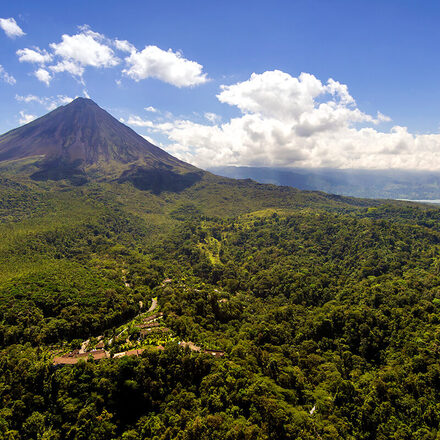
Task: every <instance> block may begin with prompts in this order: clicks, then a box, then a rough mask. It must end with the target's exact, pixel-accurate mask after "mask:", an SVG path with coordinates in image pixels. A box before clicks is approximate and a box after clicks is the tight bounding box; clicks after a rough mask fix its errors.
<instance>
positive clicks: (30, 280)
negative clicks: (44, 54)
mask: <svg viewBox="0 0 440 440" xmlns="http://www.w3.org/2000/svg"><path fill="white" fill-rule="evenodd" d="M8 177H9V178H8ZM0 237H1V238H0V281H1V282H0V298H1V300H0V348H1V351H0V402H1V404H0V438H1V439H11V440H12V439H17V440H18V439H54V440H55V439H60V440H61V439H72V440H73V439H94V440H98V439H103V440H104V439H125V440H128V439H133V440H134V439H157V440H159V439H163V440H165V439H169V440H171V439H188V440H189V439H197V440H201V439H231V440H232V439H243V440H263V439H303V440H306V439H310V440H312V439H313V440H315V439H338V438H340V439H365V440H367V439H368V440H372V439H383V440H384V439H408V440H409V439H436V438H440V426H439V424H440V393H439V388H440V365H439V362H438V359H439V354H440V353H439V350H440V210H438V209H435V208H432V207H427V206H423V205H415V204H405V203H399V202H380V201H371V200H370V201H366V200H356V199H351V198H342V197H337V196H327V195H325V194H323V193H316V192H300V191H297V190H293V189H288V188H279V187H275V186H270V185H267V186H264V185H259V184H256V183H254V182H249V181H238V182H234V181H230V180H227V179H224V180H221V181H220V183H219V181H214V179H213V178H211V177H210V176H209V175H207V177H206V178H204V179H203V180H202V181H201V182H198V183H197V184H195V185H193V186H192V187H190V188H188V189H186V190H184V191H182V192H180V193H175V192H174V193H171V192H166V191H165V192H162V193H160V194H154V193H151V192H149V191H141V190H138V189H136V188H134V187H133V186H132V185H131V184H129V183H124V184H118V183H108V182H107V183H96V182H95V183H93V182H92V183H88V184H86V185H83V186H79V187H73V186H71V185H69V184H68V183H66V182H63V181H60V182H57V183H54V182H30V181H27V180H26V179H22V180H20V179H18V178H17V179H14V178H13V177H11V175H9V176H8V175H7V173H6V177H5V178H4V179H3V180H2V182H1V185H0ZM164 280H167V282H166V283H164ZM155 297H157V299H158V303H159V307H160V310H161V312H162V313H163V322H164V325H166V326H167V327H168V328H169V329H170V331H172V334H173V338H170V341H169V342H168V343H166V344H165V346H164V350H153V349H151V350H145V351H144V352H143V353H142V355H141V356H134V357H123V358H120V359H119V358H110V359H104V360H101V361H92V360H88V361H87V360H82V361H80V362H78V363H77V364H75V365H65V366H57V367H55V366H54V365H53V358H54V356H55V354H56V353H57V352H59V351H60V350H67V349H68V350H70V349H73V348H75V347H77V346H78V345H79V344H80V343H81V341H82V340H84V339H86V338H90V337H93V336H96V335H98V334H103V335H111V334H113V333H114V331H115V329H116V328H117V327H119V326H120V325H121V324H123V323H125V322H127V321H129V320H131V319H133V318H134V317H135V316H136V315H137V313H138V312H139V310H138V308H139V306H138V304H139V302H140V301H141V302H144V303H146V304H149V303H150V301H151V299H152V298H155ZM112 332H113V333H112ZM179 341H192V342H194V343H195V344H197V345H198V346H201V347H206V348H210V349H217V350H222V351H223V352H224V356H222V357H214V356H212V355H210V354H208V353H203V352H197V351H193V350H191V349H190V348H188V347H186V348H184V347H183V346H182V345H179Z"/></svg>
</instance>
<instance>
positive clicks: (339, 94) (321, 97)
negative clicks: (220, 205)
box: [127, 70, 440, 170]
mask: <svg viewBox="0 0 440 440" xmlns="http://www.w3.org/2000/svg"><path fill="white" fill-rule="evenodd" d="M217 98H218V99H219V101H220V102H222V103H225V104H228V105H230V106H233V107H235V108H237V109H239V110H240V112H241V114H240V115H239V116H237V117H233V118H231V119H230V120H228V121H226V122H224V123H221V122H220V121H213V120H212V119H213V118H209V117H208V120H210V122H211V124H201V123H196V122H193V121H190V120H185V119H174V120H172V121H170V122H160V121H150V120H144V119H142V118H140V117H138V116H131V117H130V118H129V119H128V121H127V123H128V124H131V125H134V126H137V127H145V128H147V129H148V131H149V132H150V133H155V132H156V133H160V134H162V135H163V134H165V135H166V136H168V139H169V141H170V144H169V145H168V146H167V150H168V151H169V152H170V153H172V154H175V155H176V156H178V157H179V158H181V159H183V160H186V161H188V162H191V163H194V164H196V165H198V166H201V167H208V166H213V165H219V164H222V165H249V166H278V167H289V166H296V167H334V168H368V169H381V168H382V169H384V168H401V169H431V170H432V169H436V170H440V134H413V133H410V132H409V131H408V129H407V128H406V127H401V126H398V125H395V126H394V127H392V128H391V129H389V130H384V131H380V130H378V128H377V126H378V125H379V124H381V123H383V122H390V118H389V117H387V116H385V115H383V114H382V113H380V112H378V113H377V115H370V114H367V113H365V112H362V111H361V110H360V109H359V108H358V107H357V104H356V101H355V99H354V98H353V97H352V96H351V95H350V93H349V91H348V87H347V86H346V85H344V84H341V83H339V82H337V81H335V80H333V79H329V80H328V81H327V82H325V83H323V82H322V81H320V80H319V79H318V78H316V77H315V76H314V75H311V74H308V73H302V74H301V75H299V76H298V77H294V76H291V75H289V74H288V73H285V72H281V71H277V70H275V71H268V72H264V73H262V74H253V75H252V76H251V77H250V78H249V79H248V80H246V81H243V82H239V83H236V84H232V85H223V86H221V90H220V93H219V94H218V95H217Z"/></svg>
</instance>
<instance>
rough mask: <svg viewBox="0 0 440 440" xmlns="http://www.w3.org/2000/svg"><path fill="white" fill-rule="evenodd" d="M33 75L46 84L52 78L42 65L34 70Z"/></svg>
mask: <svg viewBox="0 0 440 440" xmlns="http://www.w3.org/2000/svg"><path fill="white" fill-rule="evenodd" d="M34 75H35V77H36V78H37V79H38V81H41V82H43V83H44V84H46V86H48V85H49V84H50V81H51V80H52V75H51V74H50V73H49V72H48V71H47V70H46V69H43V68H42V67H41V68H40V69H38V70H36V71H35V72H34Z"/></svg>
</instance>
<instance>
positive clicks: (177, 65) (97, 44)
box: [17, 25, 208, 87]
mask: <svg viewBox="0 0 440 440" xmlns="http://www.w3.org/2000/svg"><path fill="white" fill-rule="evenodd" d="M115 51H119V52H120V53H121V55H120V56H121V57H122V58H121V57H119V56H118V55H117V54H116V53H115ZM17 56H18V59H19V61H20V62H26V63H32V64H37V65H39V68H38V69H37V70H35V71H34V76H35V77H36V78H37V79H38V80H39V81H42V82H43V83H45V84H46V85H49V84H50V82H51V80H52V79H53V77H54V75H56V74H59V73H62V72H66V73H69V74H70V75H72V76H73V77H74V78H76V79H77V80H79V81H80V82H81V83H83V84H84V79H83V75H84V72H85V70H86V69H87V68H98V69H108V68H114V67H116V66H122V69H121V71H120V72H121V74H122V75H123V76H124V77H127V78H130V79H132V80H134V81H136V82H138V81H141V80H145V79H147V78H155V79H158V80H160V81H163V82H166V83H168V84H171V85H173V86H176V87H191V86H196V85H199V84H203V83H205V82H206V81H208V78H207V75H206V73H204V72H203V66H202V65H201V64H199V63H197V62H196V61H191V60H188V59H186V58H184V56H183V55H182V53H181V52H174V51H173V50H172V49H168V50H167V51H165V50H162V49H160V48H159V47H157V46H145V48H144V49H143V50H141V51H138V50H137V49H136V47H135V46H134V45H133V44H131V43H130V42H129V41H126V40H118V39H113V40H112V39H110V38H108V37H106V36H105V35H103V34H100V33H98V32H94V31H93V30H91V29H90V28H89V27H88V26H86V25H84V26H80V27H79V32H78V33H77V34H74V35H68V34H64V35H62V36H61V41H60V42H58V43H50V44H49V47H48V49H43V50H41V49H40V48H38V47H34V48H24V49H20V50H18V51H17ZM118 81H119V82H120V80H118Z"/></svg>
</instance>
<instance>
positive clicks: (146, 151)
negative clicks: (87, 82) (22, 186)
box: [0, 98, 201, 189]
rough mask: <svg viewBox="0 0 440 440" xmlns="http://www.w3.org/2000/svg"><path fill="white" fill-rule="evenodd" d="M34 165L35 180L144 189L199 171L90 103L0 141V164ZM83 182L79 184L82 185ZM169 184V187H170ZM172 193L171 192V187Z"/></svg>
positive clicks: (61, 109)
mask: <svg viewBox="0 0 440 440" xmlns="http://www.w3.org/2000/svg"><path fill="white" fill-rule="evenodd" d="M28 158H30V159H32V158H34V159H35V161H34V162H35V166H36V167H37V169H38V171H36V172H35V173H34V174H33V176H34V177H38V179H43V178H44V179H52V180H60V179H65V178H70V177H71V176H72V175H75V176H78V175H81V176H85V175H94V176H95V175H99V176H101V177H104V178H111V179H113V180H114V179H117V180H119V181H124V182H125V181H127V180H128V181H132V182H135V183H134V184H136V185H138V186H140V187H142V188H143V189H152V188H153V187H154V188H156V187H157V185H159V188H163V187H166V188H169V187H170V182H171V181H172V180H174V183H176V182H180V181H181V180H182V179H181V177H182V176H183V175H185V176H186V177H185V179H183V184H184V185H186V184H187V181H188V182H192V181H193V179H192V178H190V179H189V180H188V179H187V178H188V176H190V175H193V177H194V176H195V179H198V178H199V177H198V176H200V173H201V170H198V169H197V168H195V167H193V166H192V165H189V164H187V163H185V162H182V161H180V160H179V159H176V158H175V157H173V156H171V155H170V154H168V153H167V152H165V151H164V150H162V149H160V148H158V147H156V146H155V145H153V144H151V143H150V142H148V141H147V140H146V139H144V138H143V137H142V136H140V135H138V134H137V133H136V132H135V131H133V130H132V129H131V128H129V127H127V126H126V125H124V124H122V123H121V122H119V121H118V120H117V119H115V118H114V117H113V116H111V115H110V114H109V113H108V112H106V111H105V110H103V109H102V108H101V107H99V105H98V104H96V103H95V102H94V101H92V100H91V99H89V98H76V99H74V100H73V101H72V102H70V103H69V104H67V105H64V106H61V107H58V108H57V109H55V110H53V111H52V112H50V113H48V114H47V115H45V116H42V117H41V118H38V119H36V120H34V121H32V122H30V123H29V124H26V125H24V126H22V127H19V128H16V129H15V130H12V131H9V132H8V133H5V134H4V135H2V136H0V163H1V162H3V161H11V160H20V159H28ZM81 180H84V179H81ZM174 183H173V185H174ZM173 185H171V187H173V188H174V186H173Z"/></svg>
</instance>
